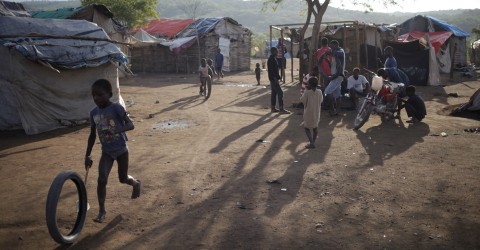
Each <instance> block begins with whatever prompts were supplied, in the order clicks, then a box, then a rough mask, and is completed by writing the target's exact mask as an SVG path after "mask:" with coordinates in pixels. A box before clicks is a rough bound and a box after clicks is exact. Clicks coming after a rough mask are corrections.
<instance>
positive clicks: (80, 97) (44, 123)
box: [0, 46, 124, 135]
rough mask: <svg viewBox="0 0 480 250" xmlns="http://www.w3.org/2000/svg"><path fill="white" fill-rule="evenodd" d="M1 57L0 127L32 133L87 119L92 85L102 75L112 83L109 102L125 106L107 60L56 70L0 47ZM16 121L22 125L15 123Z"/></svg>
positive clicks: (114, 75) (90, 104)
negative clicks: (89, 65) (111, 94)
mask: <svg viewBox="0 0 480 250" xmlns="http://www.w3.org/2000/svg"><path fill="white" fill-rule="evenodd" d="M0 58H2V60H0V86H2V89H3V90H2V91H0V100H2V102H0V104H1V105H2V112H0V130H5V129H11V128H14V127H15V126H19V125H21V126H22V127H23V129H24V130H25V133H26V134H29V135H32V134H38V133H42V132H45V131H49V130H53V129H55V128H59V127H62V125H61V124H60V122H61V121H62V120H67V121H78V120H85V119H87V118H88V114H89V111H90V110H91V109H92V108H93V107H95V104H94V102H93V99H92V96H91V89H90V88H91V85H92V83H93V82H94V81H96V80H97V79H101V78H104V79H107V80H109V81H110V82H111V83H112V87H113V98H112V101H119V102H120V103H121V104H122V105H124V103H123V100H122V98H121V96H120V88H119V82H118V74H117V68H116V67H115V66H114V65H112V64H110V63H107V64H103V65H101V66H98V67H94V68H83V69H73V70H66V69H63V70H61V72H60V73H57V72H55V71H53V70H51V69H49V68H46V67H44V66H42V65H40V64H38V63H35V62H33V61H30V60H28V59H26V58H25V57H24V56H22V55H20V54H19V53H18V52H17V51H15V50H9V49H8V48H6V47H3V46H1V47H0ZM6 86H7V87H6ZM3 87H5V88H3ZM4 100H8V101H5V102H4ZM3 105H5V106H3ZM15 109H16V110H15ZM17 112H18V113H17ZM15 113H17V114H18V116H16V115H15ZM18 121H20V122H21V124H15V123H18Z"/></svg>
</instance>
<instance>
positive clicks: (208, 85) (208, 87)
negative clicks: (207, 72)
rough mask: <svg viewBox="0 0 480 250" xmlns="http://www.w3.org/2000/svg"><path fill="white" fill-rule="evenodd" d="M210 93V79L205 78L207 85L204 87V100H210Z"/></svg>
mask: <svg viewBox="0 0 480 250" xmlns="http://www.w3.org/2000/svg"><path fill="white" fill-rule="evenodd" d="M211 93H212V78H211V77H208V78H207V84H206V86H205V100H207V99H208V98H210V94H211Z"/></svg>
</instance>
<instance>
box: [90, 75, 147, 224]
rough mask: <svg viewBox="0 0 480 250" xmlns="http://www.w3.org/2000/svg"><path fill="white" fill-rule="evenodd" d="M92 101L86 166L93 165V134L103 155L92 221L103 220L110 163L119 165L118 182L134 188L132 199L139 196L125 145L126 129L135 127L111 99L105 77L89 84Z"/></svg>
mask: <svg viewBox="0 0 480 250" xmlns="http://www.w3.org/2000/svg"><path fill="white" fill-rule="evenodd" d="M92 97H93V101H94V102H95V104H96V105H97V107H95V108H94V109H92V110H91V111H90V136H89V137H88V144H87V152H86V154H85V169H89V168H90V167H92V163H93V161H92V158H91V157H90V154H91V152H92V149H93V145H94V144H95V139H96V133H98V138H99V139H100V143H101V144H102V156H101V157H100V162H99V164H98V181H97V197H98V205H99V212H98V215H97V217H96V218H95V219H94V221H95V222H99V223H101V222H103V221H104V220H105V215H106V214H107V211H106V210H105V198H106V196H107V181H108V175H109V174H110V171H111V170H112V166H113V162H114V161H117V164H118V178H119V180H120V183H124V184H128V185H130V186H132V187H133V190H132V197H131V198H132V199H136V198H138V197H139V196H140V181H139V180H136V179H134V178H133V177H132V176H130V175H128V147H127V143H126V141H127V140H128V139H127V135H126V134H125V131H128V130H132V129H134V125H133V123H132V120H130V118H129V117H128V115H127V112H126V111H125V109H124V108H123V107H122V106H121V105H120V104H118V103H113V102H111V101H110V98H111V97H112V85H111V84H110V82H109V81H108V80H105V79H100V80H97V81H96V82H94V83H93V85H92Z"/></svg>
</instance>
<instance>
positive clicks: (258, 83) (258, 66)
mask: <svg viewBox="0 0 480 250" xmlns="http://www.w3.org/2000/svg"><path fill="white" fill-rule="evenodd" d="M261 72H262V70H261V69H260V63H257V64H256V65H255V78H256V79H257V85H260V73H261Z"/></svg>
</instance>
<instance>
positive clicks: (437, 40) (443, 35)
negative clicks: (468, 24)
mask: <svg viewBox="0 0 480 250" xmlns="http://www.w3.org/2000/svg"><path fill="white" fill-rule="evenodd" d="M425 34H428V37H429V39H430V43H432V46H433V47H434V48H435V53H438V51H439V50H440V47H441V46H442V45H443V44H444V43H445V41H447V40H448V38H450V36H451V35H452V34H453V33H452V32H450V31H438V32H421V31H412V32H409V33H406V34H403V35H401V36H399V37H398V41H400V42H409V41H413V40H418V39H420V38H422V37H424V36H425Z"/></svg>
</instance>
